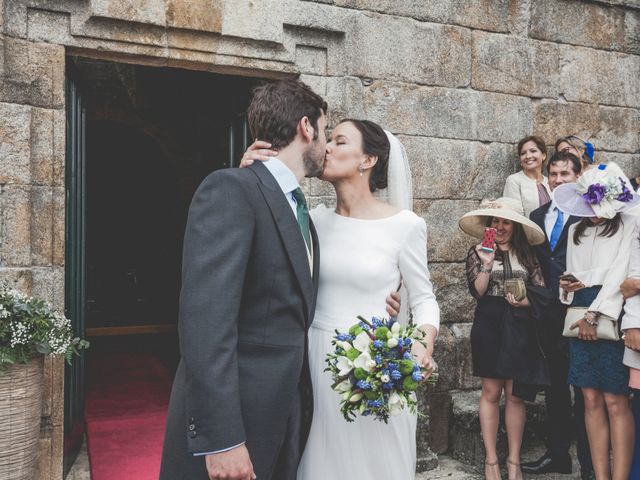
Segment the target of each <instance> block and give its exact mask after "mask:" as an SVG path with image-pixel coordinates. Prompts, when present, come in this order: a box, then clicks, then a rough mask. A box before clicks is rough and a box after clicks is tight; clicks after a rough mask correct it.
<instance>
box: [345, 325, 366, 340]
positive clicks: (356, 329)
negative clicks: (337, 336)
mask: <svg viewBox="0 0 640 480" xmlns="http://www.w3.org/2000/svg"><path fill="white" fill-rule="evenodd" d="M362 332H364V329H363V328H362V327H361V326H360V325H358V324H355V325H354V326H352V327H351V328H350V329H349V335H353V336H354V337H357V336H358V335H360V334H361V333H362Z"/></svg>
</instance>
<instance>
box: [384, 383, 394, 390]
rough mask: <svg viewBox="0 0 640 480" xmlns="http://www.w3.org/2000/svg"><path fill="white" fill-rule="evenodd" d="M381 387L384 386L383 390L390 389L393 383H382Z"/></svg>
mask: <svg viewBox="0 0 640 480" xmlns="http://www.w3.org/2000/svg"><path fill="white" fill-rule="evenodd" d="M382 388H384V389H385V390H391V389H392V388H393V383H391V382H387V383H383V384H382Z"/></svg>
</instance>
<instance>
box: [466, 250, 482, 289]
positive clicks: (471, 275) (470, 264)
mask: <svg viewBox="0 0 640 480" xmlns="http://www.w3.org/2000/svg"><path fill="white" fill-rule="evenodd" d="M481 265H482V262H481V260H480V257H479V256H478V252H476V249H475V247H471V248H470V249H469V252H468V253H467V263H466V269H467V283H468V284H469V292H471V295H473V298H475V299H478V298H480V297H481V296H482V295H479V294H478V291H477V290H476V278H478V275H479V274H480V267H481Z"/></svg>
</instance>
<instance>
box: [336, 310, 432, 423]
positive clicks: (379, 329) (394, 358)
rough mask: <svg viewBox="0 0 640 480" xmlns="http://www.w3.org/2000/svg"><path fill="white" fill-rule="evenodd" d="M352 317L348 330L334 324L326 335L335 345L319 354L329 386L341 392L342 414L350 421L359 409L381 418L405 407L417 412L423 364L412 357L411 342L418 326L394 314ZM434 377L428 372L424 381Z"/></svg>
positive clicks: (418, 337) (417, 336)
mask: <svg viewBox="0 0 640 480" xmlns="http://www.w3.org/2000/svg"><path fill="white" fill-rule="evenodd" d="M358 320H360V321H359V322H358V323H356V324H355V325H353V326H352V327H351V328H350V329H349V332H348V333H341V332H339V331H338V330H336V334H335V336H334V337H333V340H332V341H331V344H332V345H333V346H334V347H335V350H334V352H333V353H329V354H327V358H326V360H325V361H326V362H327V365H328V367H327V368H326V369H325V371H328V372H331V375H332V378H333V382H334V383H333V385H332V386H331V388H333V390H335V391H336V392H338V393H340V394H341V395H342V401H341V402H340V411H341V412H342V415H343V416H344V418H345V420H347V421H348V422H352V421H353V420H354V419H355V417H356V415H357V414H360V415H362V416H369V415H372V416H373V417H374V418H375V419H376V420H380V421H383V422H385V423H387V422H388V420H389V416H393V415H398V414H400V413H401V412H402V410H403V409H404V408H405V407H408V408H409V410H410V411H411V413H413V414H414V415H419V413H418V410H417V405H418V401H417V397H416V394H415V391H416V390H417V388H418V385H419V384H420V382H421V381H422V378H423V373H424V371H425V370H424V369H423V368H421V367H420V365H418V364H417V363H416V362H415V361H414V360H413V356H412V354H411V345H412V344H413V342H420V341H421V338H422V335H423V333H422V331H421V330H419V329H417V328H416V326H415V325H414V324H413V323H409V324H408V325H407V326H402V325H400V323H398V322H397V321H396V320H395V319H394V318H390V319H388V320H387V319H383V318H379V317H373V318H372V319H371V321H368V320H366V319H365V318H363V317H361V316H359V317H358ZM436 381H437V375H436V374H435V373H434V374H432V375H431V376H430V377H429V378H428V380H427V383H430V384H434V383H435V382H436Z"/></svg>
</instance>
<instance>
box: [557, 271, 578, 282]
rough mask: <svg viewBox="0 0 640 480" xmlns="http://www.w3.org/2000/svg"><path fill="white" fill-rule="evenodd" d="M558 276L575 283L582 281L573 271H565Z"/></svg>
mask: <svg viewBox="0 0 640 480" xmlns="http://www.w3.org/2000/svg"><path fill="white" fill-rule="evenodd" d="M558 278H559V279H560V280H568V281H569V282H571V283H575V282H579V281H580V280H578V279H577V278H576V277H574V276H573V273H565V274H563V275H560V276H559V277H558Z"/></svg>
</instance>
